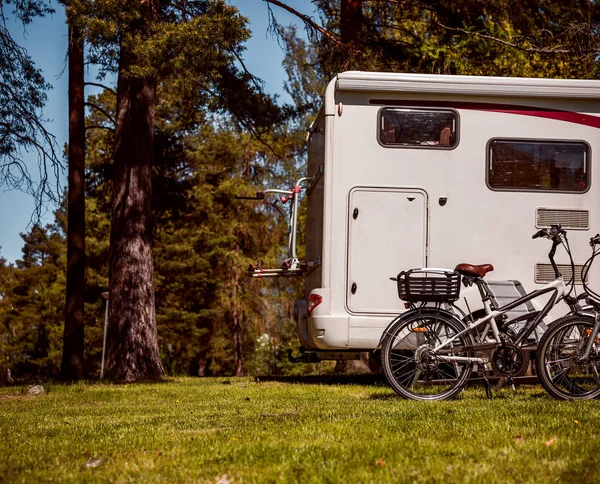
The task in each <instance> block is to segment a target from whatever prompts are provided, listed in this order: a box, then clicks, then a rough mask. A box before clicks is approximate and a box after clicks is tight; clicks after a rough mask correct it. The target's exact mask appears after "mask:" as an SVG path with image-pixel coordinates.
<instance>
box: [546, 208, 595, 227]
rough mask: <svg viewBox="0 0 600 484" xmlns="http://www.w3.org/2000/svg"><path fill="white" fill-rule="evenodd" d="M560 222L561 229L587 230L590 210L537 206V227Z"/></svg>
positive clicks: (549, 225)
mask: <svg viewBox="0 0 600 484" xmlns="http://www.w3.org/2000/svg"><path fill="white" fill-rule="evenodd" d="M556 224H560V225H561V226H562V228H563V229H571V230H588V229H589V228H590V211H589V210H577V209H555V208H541V207H540V208H538V209H537V210H536V212H535V226H536V227H537V228H538V229H546V228H550V227H551V226H552V225H556Z"/></svg>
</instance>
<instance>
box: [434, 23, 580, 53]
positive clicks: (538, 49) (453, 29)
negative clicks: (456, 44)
mask: <svg viewBox="0 0 600 484" xmlns="http://www.w3.org/2000/svg"><path fill="white" fill-rule="evenodd" d="M436 24H438V25H439V26H440V27H442V28H443V29H445V30H449V31H451V32H460V33H462V34H466V35H473V36H475V37H479V38H481V39H487V40H491V41H493V42H497V43H499V44H502V45H506V46H508V47H512V48H514V49H518V50H521V51H523V52H532V53H536V54H577V53H580V52H576V51H574V50H570V49H562V48H558V47H554V48H551V49H544V48H541V47H523V46H521V45H518V44H515V43H513V42H508V41H507V40H503V39H499V38H498V37H494V36H492V35H487V34H482V33H480V32H470V31H468V30H466V29H462V28H460V27H448V26H447V25H444V24H442V23H440V22H437V21H436Z"/></svg>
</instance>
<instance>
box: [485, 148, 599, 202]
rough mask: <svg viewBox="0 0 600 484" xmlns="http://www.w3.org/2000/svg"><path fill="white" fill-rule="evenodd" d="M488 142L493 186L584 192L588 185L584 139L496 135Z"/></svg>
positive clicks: (587, 156)
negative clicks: (535, 138)
mask: <svg viewBox="0 0 600 484" xmlns="http://www.w3.org/2000/svg"><path fill="white" fill-rule="evenodd" d="M488 146H489V150H488V184H489V186H490V188H492V189H499V190H502V189H504V190H527V191H560V192H562V191H565V192H585V191H587V189H588V187H589V180H590V177H589V146H588V145H587V144H586V143H581V142H572V141H528V140H498V139H497V140H492V141H490V142H489V144H488Z"/></svg>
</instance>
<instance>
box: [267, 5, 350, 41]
mask: <svg viewBox="0 0 600 484" xmlns="http://www.w3.org/2000/svg"><path fill="white" fill-rule="evenodd" d="M263 1H264V2H267V3H271V4H273V5H276V6H277V7H280V8H283V9H284V10H287V11H288V12H290V13H291V14H292V15H295V16H296V17H298V18H299V19H300V20H302V21H303V22H304V23H305V24H306V25H307V26H309V27H310V28H311V29H313V30H316V31H317V32H319V33H320V34H321V35H322V36H323V37H326V38H327V39H329V40H331V41H332V42H334V43H335V44H337V45H343V46H345V45H346V44H345V43H344V42H342V40H341V39H340V38H339V37H338V36H337V35H335V34H332V33H331V32H329V31H328V30H326V29H325V28H323V27H321V26H320V25H319V24H318V23H316V22H315V21H314V20H313V19H311V18H310V17H309V16H308V15H304V14H302V13H300V12H298V11H297V10H294V9H293V8H292V7H289V6H288V5H286V4H285V3H283V2H280V1H279V0H263Z"/></svg>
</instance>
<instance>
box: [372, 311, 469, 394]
mask: <svg viewBox="0 0 600 484" xmlns="http://www.w3.org/2000/svg"><path fill="white" fill-rule="evenodd" d="M463 329H465V326H464V325H463V323H462V322H461V321H459V320H457V319H455V318H453V317H452V316H451V315H449V314H448V315H446V314H444V313H441V312H439V311H436V310H417V311H415V314H414V316H409V317H407V318H406V319H404V320H403V321H401V322H400V323H397V324H396V325H393V324H392V325H391V327H390V328H389V329H388V330H386V332H387V333H386V335H385V336H384V338H383V341H382V347H381V360H382V364H383V371H384V373H385V376H386V378H387V380H388V382H389V384H390V385H391V387H392V388H393V389H394V391H395V392H396V393H397V394H398V395H400V396H401V397H403V398H409V399H412V400H443V399H446V398H452V397H454V396H455V395H456V394H457V393H458V392H460V390H461V389H462V388H463V387H464V385H465V384H466V382H467V379H468V378H469V376H470V374H471V369H472V362H471V361H469V360H463V359H459V360H458V361H456V360H453V359H452V358H453V357H460V358H465V357H470V356H472V354H471V352H470V351H469V348H468V347H469V346H472V345H473V339H472V337H471V335H470V334H468V333H464V334H462V335H461V336H460V337H458V338H457V339H456V340H454V341H453V342H452V343H451V344H450V345H448V346H447V347H445V348H443V349H442V350H440V351H439V352H436V351H435V348H436V347H437V346H439V345H440V344H442V343H444V342H446V341H448V340H449V339H451V338H453V337H454V336H456V335H457V334H458V333H459V332H460V331H462V330H463Z"/></svg>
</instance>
